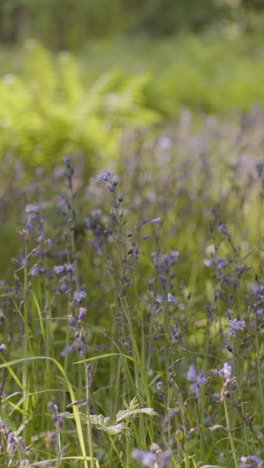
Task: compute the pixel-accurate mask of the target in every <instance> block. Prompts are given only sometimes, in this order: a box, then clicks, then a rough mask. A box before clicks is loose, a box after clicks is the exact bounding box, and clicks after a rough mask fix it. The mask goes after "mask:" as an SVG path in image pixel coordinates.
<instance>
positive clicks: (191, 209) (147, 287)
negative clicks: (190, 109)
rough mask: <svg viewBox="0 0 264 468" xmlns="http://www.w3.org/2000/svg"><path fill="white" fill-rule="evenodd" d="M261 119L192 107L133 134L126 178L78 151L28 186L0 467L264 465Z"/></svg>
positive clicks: (7, 348) (2, 296) (6, 305)
mask: <svg viewBox="0 0 264 468" xmlns="http://www.w3.org/2000/svg"><path fill="white" fill-rule="evenodd" d="M262 122H263V115H262V114H261V113H259V112H255V113H251V114H248V115H246V116H244V117H243V119H242V120H241V125H240V124H238V122H233V123H231V122H229V123H228V124H224V123H221V122H220V121H218V120H216V119H213V118H206V119H204V121H203V123H202V124H201V121H200V123H199V127H198V126H196V127H195V126H193V124H192V115H191V114H190V113H186V112H185V113H183V114H182V117H181V119H180V121H179V123H178V125H177V126H176V125H175V126H172V127H168V128H166V129H165V128H163V129H160V130H158V129H156V130H155V132H153V131H149V132H145V133H144V134H135V133H131V134H127V135H126V137H125V138H124V140H123V142H122V145H123V146H122V151H123V154H124V156H123V158H122V160H121V161H120V163H119V165H118V166H116V171H110V170H107V169H104V170H100V171H99V174H98V176H97V178H91V179H90V180H89V181H88V180H87V179H85V180H84V179H83V177H82V174H81V173H79V172H78V168H77V167H74V164H73V161H72V160H71V159H70V158H69V157H65V158H64V162H63V163H62V164H64V167H63V166H62V167H61V170H60V171H59V170H58V168H57V169H56V171H55V172H54V173H53V174H49V175H48V179H47V181H46V182H45V181H44V180H43V187H46V190H45V197H44V195H43V192H42V191H41V190H39V187H34V186H33V187H32V183H30V184H29V185H27V186H25V187H24V197H25V199H26V204H25V209H24V211H22V212H21V210H20V208H19V209H18V210H17V217H18V219H19V222H20V229H19V232H18V238H19V240H18V243H17V246H18V247H19V252H18V254H17V255H16V258H15V259H13V271H14V274H13V279H11V278H10V276H9V279H8V281H6V280H5V278H3V280H2V281H1V293H0V300H1V321H2V329H1V341H0V350H1V360H2V362H1V364H0V375H1V377H0V379H1V406H0V411H1V414H0V417H1V420H0V423H1V452H0V457H1V465H2V466H3V467H9V466H10V467H13V466H19V467H31V466H32V467H37V466H45V467H54V466H56V467H64V466H65V467H67V466H71V467H72V466H76V467H78V466H80V467H87V468H88V467H93V468H95V467H101V466H102V467H118V466H120V467H137V466H142V465H143V466H149V467H160V468H161V467H163V468H165V467H178V468H181V467H184V468H194V467H197V468H198V467H204V468H205V467H207V468H208V467H215V468H216V467H220V468H226V467H239V468H246V467H247V468H248V467H249V466H250V467H254V468H255V467H258V468H260V467H262V466H263V453H264V448H263V446H264V427H263V420H264V419H263V417H264V397H263V351H264V350H263V330H262V328H263V217H262V205H263V176H264V166H263V163H262V162H261V159H260V157H259V156H260V155H261V154H262V151H263V139H262V133H261V129H262ZM117 173H118V176H117ZM43 177H44V176H43ZM19 190H20V189H19ZM2 203H3V205H4V204H5V203H10V200H5V197H4V198H3V202H2ZM8 206H9V205H8ZM14 210H15V208H14ZM3 248H4V247H3V246H1V249H3ZM7 267H8V266H7Z"/></svg>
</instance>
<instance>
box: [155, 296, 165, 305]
mask: <svg viewBox="0 0 264 468" xmlns="http://www.w3.org/2000/svg"><path fill="white" fill-rule="evenodd" d="M164 301H165V297H164V296H157V299H156V303H157V304H162V302H164Z"/></svg>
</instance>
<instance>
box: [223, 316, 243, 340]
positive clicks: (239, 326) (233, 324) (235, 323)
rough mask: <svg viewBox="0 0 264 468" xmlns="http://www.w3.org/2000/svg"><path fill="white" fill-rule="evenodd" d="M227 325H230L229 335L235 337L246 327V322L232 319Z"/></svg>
mask: <svg viewBox="0 0 264 468" xmlns="http://www.w3.org/2000/svg"><path fill="white" fill-rule="evenodd" d="M227 326H228V327H229V330H228V331H227V335H228V336H231V337H233V338H234V337H235V336H236V335H237V333H238V332H239V331H243V330H244V329H245V328H246V322H245V320H237V319H231V320H229V321H228V323H227Z"/></svg>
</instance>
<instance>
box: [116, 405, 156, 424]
mask: <svg viewBox="0 0 264 468" xmlns="http://www.w3.org/2000/svg"><path fill="white" fill-rule="evenodd" d="M138 414H147V415H148V416H157V413H156V411H154V409H153V408H139V409H131V410H130V409H128V410H122V411H118V413H117V415H116V422H119V421H122V419H127V418H130V417H131V416H135V415H138Z"/></svg>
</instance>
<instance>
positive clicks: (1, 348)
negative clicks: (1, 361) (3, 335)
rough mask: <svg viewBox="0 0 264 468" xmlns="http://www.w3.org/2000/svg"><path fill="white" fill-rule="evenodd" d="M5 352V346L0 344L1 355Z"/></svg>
mask: <svg viewBox="0 0 264 468" xmlns="http://www.w3.org/2000/svg"><path fill="white" fill-rule="evenodd" d="M5 350H6V345H5V344H4V343H0V353H3V352H4V351H5Z"/></svg>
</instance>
